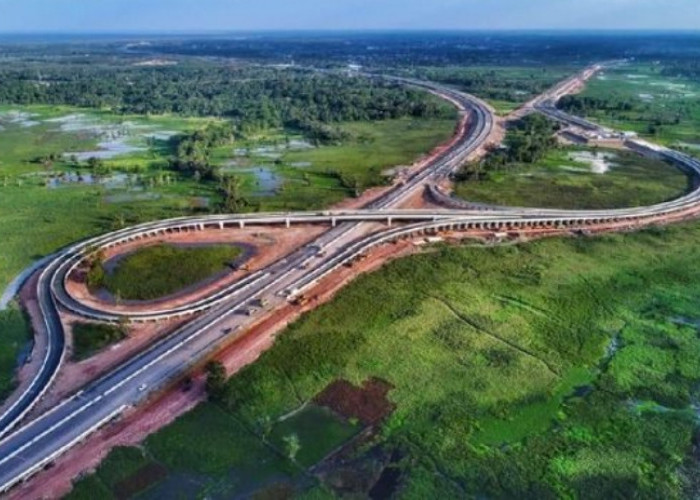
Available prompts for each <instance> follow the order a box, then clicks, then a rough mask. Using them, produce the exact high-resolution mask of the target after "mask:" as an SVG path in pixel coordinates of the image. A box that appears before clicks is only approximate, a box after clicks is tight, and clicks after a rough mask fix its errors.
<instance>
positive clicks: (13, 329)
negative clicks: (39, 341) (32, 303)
mask: <svg viewBox="0 0 700 500" xmlns="http://www.w3.org/2000/svg"><path fill="white" fill-rule="evenodd" d="M0 335H2V346H3V348H2V349H0V400H2V399H3V398H5V397H6V396H7V395H8V393H9V392H10V391H11V390H12V389H13V388H14V386H15V380H14V372H15V368H16V366H17V355H18V353H19V352H20V350H21V349H22V348H23V347H25V346H27V342H29V340H30V335H29V321H28V320H27V318H25V316H24V314H23V313H22V311H21V310H20V308H19V307H18V306H17V304H11V305H10V307H9V308H8V309H7V310H5V311H0Z"/></svg>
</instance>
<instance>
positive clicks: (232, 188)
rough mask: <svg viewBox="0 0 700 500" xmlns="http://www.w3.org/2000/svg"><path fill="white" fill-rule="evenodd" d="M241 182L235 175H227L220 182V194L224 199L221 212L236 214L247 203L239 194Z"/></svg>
mask: <svg viewBox="0 0 700 500" xmlns="http://www.w3.org/2000/svg"><path fill="white" fill-rule="evenodd" d="M242 184H243V180H242V179H241V178H240V177H238V176H236V175H227V176H225V177H224V178H223V179H222V180H221V193H222V194H223V197H224V203H223V211H224V212H225V213H237V212H239V211H240V210H241V209H242V208H243V207H245V206H246V204H247V201H246V200H245V198H243V197H242V196H241V194H240V188H241V185H242Z"/></svg>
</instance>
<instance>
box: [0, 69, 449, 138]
mask: <svg viewBox="0 0 700 500" xmlns="http://www.w3.org/2000/svg"><path fill="white" fill-rule="evenodd" d="M0 80H2V82H3V84H2V85H0V104H22V105H27V104H67V105H73V106H80V107H87V108H99V109H111V110H113V111H116V112H118V113H125V114H127V113H130V114H165V113H173V114H178V115H186V116H216V117H224V118H229V119H231V120H233V121H234V122H236V123H237V124H239V126H240V127H241V128H242V129H244V130H259V129H266V128H278V127H294V128H296V129H300V130H303V131H306V132H309V133H310V134H311V135H313V136H318V137H320V138H321V139H332V138H333V132H332V129H328V128H326V127H324V126H323V124H327V123H334V122H340V121H363V120H382V119H390V118H399V117H406V116H410V117H419V118H427V117H436V116H443V114H444V113H445V108H444V107H441V106H440V105H439V104H437V103H436V101H435V100H434V99H432V98H431V97H430V96H428V95H427V94H425V93H424V92H421V91H419V90H414V89H407V88H402V87H399V86H398V85H396V84H392V83H388V82H384V81H381V80H376V79H368V78H364V77H357V76H346V75H342V74H327V73H314V72H309V71H302V70H292V69H270V68H256V67H248V68H241V67H231V66H230V65H228V64H224V63H211V64H207V63H192V64H190V63H182V64H175V65H171V66H160V67H143V66H132V67H129V68H124V67H122V66H119V65H109V64H97V65H92V64H78V63H68V64H65V65H47V66H43V67H41V69H38V68H37V67H35V66H34V65H32V64H14V65H10V66H9V67H6V69H0Z"/></svg>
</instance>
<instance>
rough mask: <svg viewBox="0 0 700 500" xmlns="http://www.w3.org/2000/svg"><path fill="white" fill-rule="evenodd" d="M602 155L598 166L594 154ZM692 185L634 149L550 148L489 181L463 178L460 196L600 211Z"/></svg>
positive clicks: (656, 200)
mask: <svg viewBox="0 0 700 500" xmlns="http://www.w3.org/2000/svg"><path fill="white" fill-rule="evenodd" d="M582 153H583V155H584V156H583V158H581V157H580V156H579V155H581V154H582ZM596 154H597V158H595V160H594V161H595V165H592V164H591V157H590V156H589V155H594V156H595V155H596ZM606 157H607V158H606ZM596 167H598V168H609V170H607V171H605V172H603V173H599V172H600V170H599V171H598V172H595V171H593V170H595V168H596ZM687 189H688V179H687V176H686V174H684V173H683V172H681V171H680V170H678V169H677V168H675V167H673V166H671V165H668V164H666V163H664V162H661V161H657V160H650V159H647V158H644V157H641V156H639V155H636V154H633V153H628V152H614V151H606V150H600V151H598V150H590V149H581V148H579V147H571V148H563V149H554V150H550V151H549V152H548V154H547V156H546V157H545V158H544V159H543V160H541V161H539V162H536V163H535V164H532V165H529V164H519V163H514V164H509V165H507V167H506V168H505V169H504V170H502V171H497V172H489V175H488V176H487V178H485V179H481V180H479V181H476V180H467V181H463V182H459V183H457V184H456V185H455V195H456V196H458V197H460V198H462V199H466V200H469V201H474V202H481V203H489V204H496V205H509V206H524V207H546V208H568V209H599V208H624V207H633V206H643V205H650V204H654V203H659V202H662V201H666V200H669V199H672V198H675V197H677V196H680V195H681V194H683V193H684V192H685V191H686V190H687Z"/></svg>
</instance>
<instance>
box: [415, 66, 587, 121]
mask: <svg viewBox="0 0 700 500" xmlns="http://www.w3.org/2000/svg"><path fill="white" fill-rule="evenodd" d="M576 71H577V68H576V67H575V66H537V67H535V66H506V67H502V66H491V67H489V66H471V67H459V66H447V67H439V66H436V67H422V68H416V69H411V70H406V72H407V74H409V75H411V76H414V77H417V78H422V79H427V80H432V81H436V82H440V83H445V84H447V85H452V86H454V87H456V88H458V89H460V90H463V91H464V92H468V93H470V94H474V95H476V96H478V97H480V98H482V99H485V100H486V101H487V102H488V103H489V104H491V105H492V106H493V107H494V109H495V110H496V112H497V113H498V114H501V115H506V114H508V113H510V112H511V111H513V110H514V109H516V108H518V107H519V106H521V105H522V104H523V103H525V102H527V101H529V100H530V99H532V98H534V97H535V96H537V95H539V94H541V93H542V92H544V91H545V90H547V89H548V88H550V87H552V86H553V85H554V84H556V83H558V82H560V81H561V80H564V79H565V78H567V77H569V76H571V75H572V74H574V73H576Z"/></svg>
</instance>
